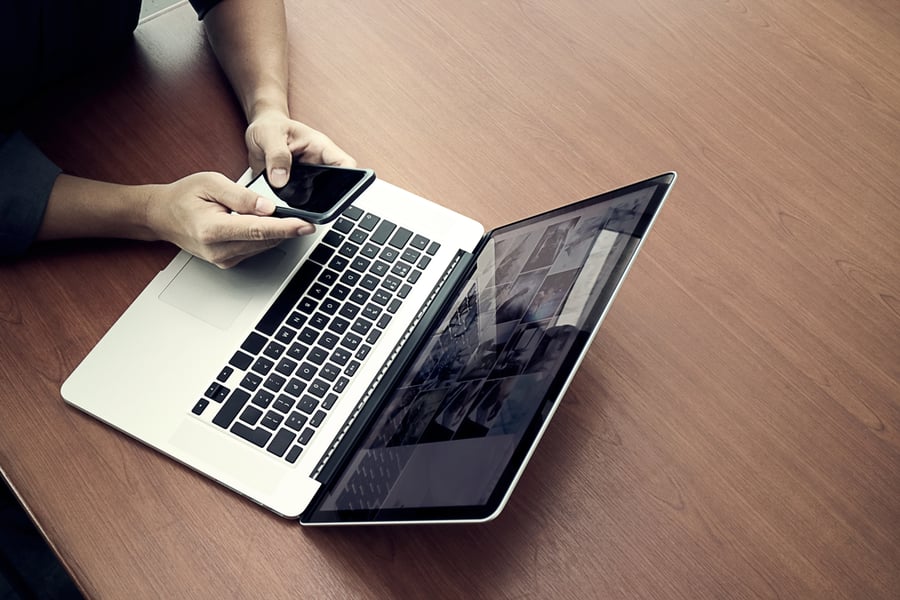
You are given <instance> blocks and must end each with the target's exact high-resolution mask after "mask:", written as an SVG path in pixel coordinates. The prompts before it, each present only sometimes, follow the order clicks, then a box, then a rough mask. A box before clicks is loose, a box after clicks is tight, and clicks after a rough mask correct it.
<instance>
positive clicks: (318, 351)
mask: <svg viewBox="0 0 900 600" xmlns="http://www.w3.org/2000/svg"><path fill="white" fill-rule="evenodd" d="M326 358H328V351H327V350H325V349H324V348H318V347H317V348H313V349H312V352H310V353H309V361H310V362H311V363H313V364H316V365H321V364H322V363H323V362H325V359H326Z"/></svg>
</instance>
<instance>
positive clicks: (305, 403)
mask: <svg viewBox="0 0 900 600" xmlns="http://www.w3.org/2000/svg"><path fill="white" fill-rule="evenodd" d="M318 405H319V401H318V400H316V399H315V398H313V397H312V396H303V399H302V400H300V403H299V404H297V410H299V411H300V412H302V413H306V414H308V415H311V414H312V412H313V411H314V410H316V407H317V406H318Z"/></svg>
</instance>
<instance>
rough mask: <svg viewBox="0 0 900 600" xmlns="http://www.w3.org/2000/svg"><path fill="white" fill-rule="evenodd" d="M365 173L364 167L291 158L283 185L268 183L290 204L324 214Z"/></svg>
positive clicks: (299, 208)
mask: <svg viewBox="0 0 900 600" xmlns="http://www.w3.org/2000/svg"><path fill="white" fill-rule="evenodd" d="M367 177H368V173H367V171H365V170H364V169H345V168H339V167H328V166H323V165H310V164H306V163H296V162H295V163H294V164H293V165H292V166H291V176H290V179H289V180H288V183H287V185H285V186H284V187H282V188H275V187H272V186H269V187H271V188H272V191H273V192H274V193H275V195H276V196H278V198H280V199H281V200H282V201H284V202H285V203H286V204H287V205H288V206H289V207H291V208H294V209H297V210H300V211H303V212H305V213H317V214H328V213H329V212H331V211H332V209H334V208H335V206H336V205H337V204H338V203H340V202H341V200H343V199H344V198H345V197H346V196H347V195H348V194H350V193H351V192H353V191H354V190H355V188H357V186H358V185H359V184H360V183H361V182H363V181H364V180H365V179H366V178H367Z"/></svg>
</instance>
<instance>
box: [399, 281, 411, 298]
mask: <svg viewBox="0 0 900 600" xmlns="http://www.w3.org/2000/svg"><path fill="white" fill-rule="evenodd" d="M411 291H412V286H411V285H409V284H408V283H404V284H403V285H401V286H400V289H399V290H397V295H398V296H400V297H401V298H406V297H407V296H409V293H410V292H411Z"/></svg>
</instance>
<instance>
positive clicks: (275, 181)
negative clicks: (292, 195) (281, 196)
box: [269, 168, 288, 187]
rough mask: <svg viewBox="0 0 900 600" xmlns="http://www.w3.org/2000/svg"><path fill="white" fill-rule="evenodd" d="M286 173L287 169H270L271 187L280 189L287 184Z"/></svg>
mask: <svg viewBox="0 0 900 600" xmlns="http://www.w3.org/2000/svg"><path fill="white" fill-rule="evenodd" d="M287 178H288V173H287V169H281V168H278V169H272V172H271V173H269V182H271V184H272V185H274V186H278V187H281V186H283V185H284V184H286V183H287Z"/></svg>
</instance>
